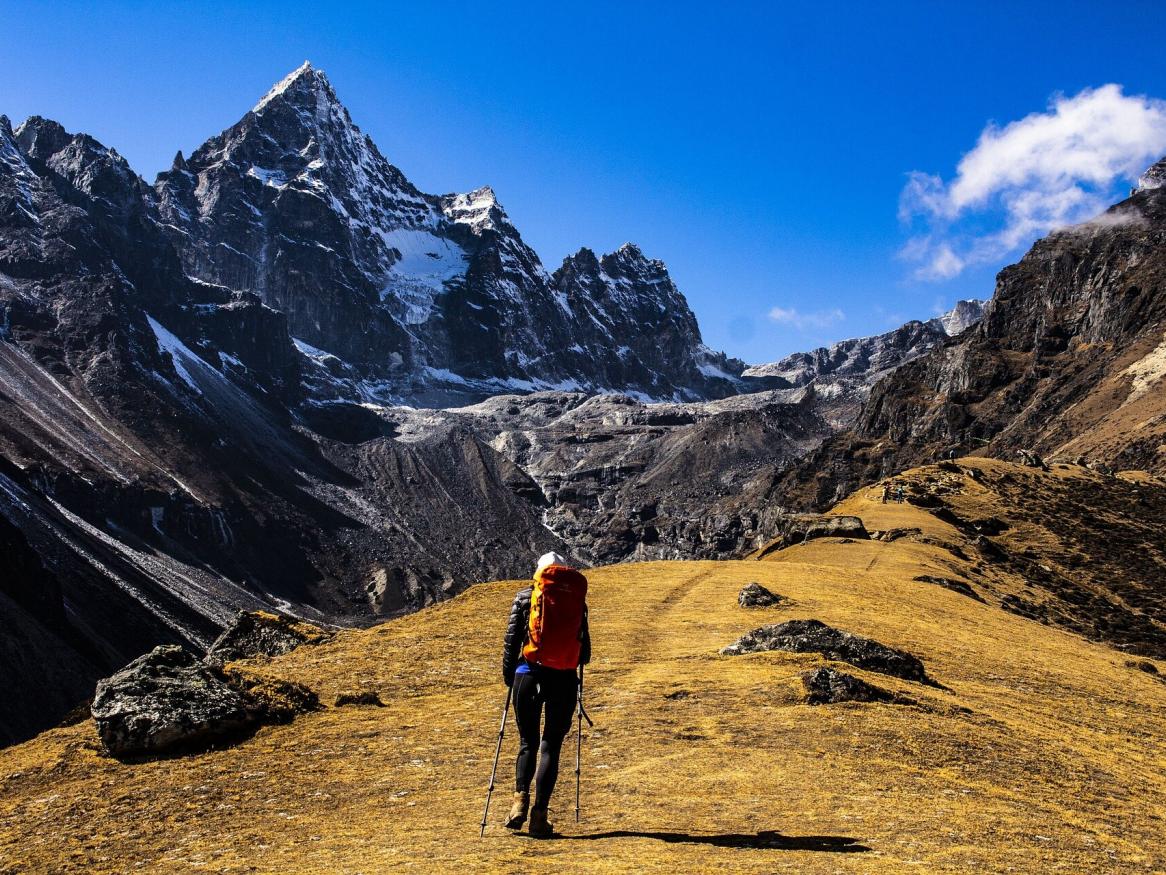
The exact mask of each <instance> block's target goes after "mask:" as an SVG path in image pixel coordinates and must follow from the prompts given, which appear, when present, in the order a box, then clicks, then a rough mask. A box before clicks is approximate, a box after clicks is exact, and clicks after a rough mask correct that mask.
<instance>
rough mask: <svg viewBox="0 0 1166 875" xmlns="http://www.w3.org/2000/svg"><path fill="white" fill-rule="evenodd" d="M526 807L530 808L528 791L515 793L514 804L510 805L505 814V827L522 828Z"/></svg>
mask: <svg viewBox="0 0 1166 875" xmlns="http://www.w3.org/2000/svg"><path fill="white" fill-rule="evenodd" d="M528 808H530V793H515V794H514V804H513V805H511V806H510V813H509V814H507V815H506V828H507V829H522V824H523V823H524V822H525V821H526V810H527V809H528Z"/></svg>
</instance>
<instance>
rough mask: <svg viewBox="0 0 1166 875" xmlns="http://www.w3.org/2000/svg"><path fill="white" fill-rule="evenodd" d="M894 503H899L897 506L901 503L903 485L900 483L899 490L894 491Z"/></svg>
mask: <svg viewBox="0 0 1166 875" xmlns="http://www.w3.org/2000/svg"><path fill="white" fill-rule="evenodd" d="M895 501H897V502H899V504H902V503H903V484H902V483H900V484H899V488H898V489H896V490H895Z"/></svg>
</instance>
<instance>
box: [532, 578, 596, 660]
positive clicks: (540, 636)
mask: <svg viewBox="0 0 1166 875" xmlns="http://www.w3.org/2000/svg"><path fill="white" fill-rule="evenodd" d="M586 601H587V578H586V577H584V576H583V575H582V574H580V573H579V572H578V571H576V570H575V569H574V568H567V567H566V566H564V565H550V566H548V567H547V568H544V569H543V571H542V573H541V574H539V576H538V577H536V578H535V579H534V586H533V587H531V594H530V629H529V632H528V636H527V642H526V645H525V646H524V647H523V648H522V655H523V656H524V657H525V658H526V661H527V662H528V663H529V664H531V665H543V666H546V667H547V668H558V669H570V670H574V669H575V667H576V666H577V665H579V650H580V646H581V644H582V642H581V640H580V638H581V630H582V627H583V611H584V607H585V605H586Z"/></svg>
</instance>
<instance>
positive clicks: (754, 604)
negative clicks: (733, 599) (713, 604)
mask: <svg viewBox="0 0 1166 875" xmlns="http://www.w3.org/2000/svg"><path fill="white" fill-rule="evenodd" d="M783 601H784V599H783V598H782V597H781V596H779V595H777V594H776V593H772V592H770V591H769V590H767V589H766V588H765V587H763V586H762V585H761V584H760V583H756V582H754V583H750V584H748V585H747V586H746V587H745V588H744V589H742V590H741V592H740V593H738V594H737V604H739V605H740V606H741V607H743V608H768V607H770V606H772V605H777V604H781V602H783Z"/></svg>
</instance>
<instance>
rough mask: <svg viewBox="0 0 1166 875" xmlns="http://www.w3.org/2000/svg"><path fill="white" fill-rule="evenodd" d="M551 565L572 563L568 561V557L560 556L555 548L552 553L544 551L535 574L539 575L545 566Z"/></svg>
mask: <svg viewBox="0 0 1166 875" xmlns="http://www.w3.org/2000/svg"><path fill="white" fill-rule="evenodd" d="M551 565H567V566H570V563H569V562H568V561H567V559H566V557H564V556H560V555H559V554H558V553H556V552H555V551H554V550H552V551H551V552H550V553H543V555H541V556H539V557H538V565H536V566H535V569H534V576H535V577H538V576H539V575H540V574H541V573H542V571H543V569H544V568H548V567H550V566H551Z"/></svg>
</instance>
